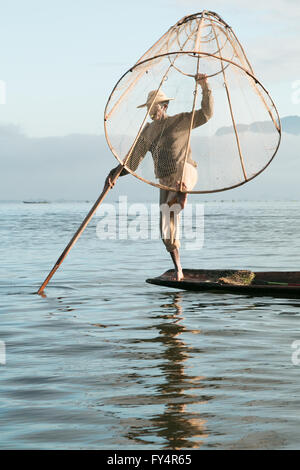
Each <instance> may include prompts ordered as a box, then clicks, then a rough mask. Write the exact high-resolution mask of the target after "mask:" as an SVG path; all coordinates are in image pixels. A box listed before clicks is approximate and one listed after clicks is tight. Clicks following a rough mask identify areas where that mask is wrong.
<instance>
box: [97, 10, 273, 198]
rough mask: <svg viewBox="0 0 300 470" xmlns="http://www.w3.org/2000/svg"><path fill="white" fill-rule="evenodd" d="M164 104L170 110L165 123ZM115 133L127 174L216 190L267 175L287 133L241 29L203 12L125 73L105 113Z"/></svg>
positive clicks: (111, 136) (164, 184) (114, 145)
mask: <svg viewBox="0 0 300 470" xmlns="http://www.w3.org/2000/svg"><path fill="white" fill-rule="evenodd" d="M195 77H197V78H198V80H196V79H195ZM157 105H159V107H163V106H164V105H167V106H168V107H167V110H166V114H164V115H163V116H162V117H160V118H158V115H157ZM105 133H106V138H107V141H108V144H109V147H110V149H111V151H112V152H113V154H114V155H115V157H116V158H117V159H118V161H119V162H120V163H122V164H125V165H124V168H125V170H124V172H126V171H128V172H130V173H132V174H133V175H134V176H136V177H138V178H140V179H141V180H143V181H145V182H147V183H149V184H152V185H155V186H158V187H160V188H163V189H169V190H173V191H176V190H178V189H180V190H181V191H186V192H195V193H207V192H215V191H223V190H226V189H230V188H233V187H236V186H239V185H241V184H244V183H245V182H247V181H249V180H251V179H252V178H254V177H255V176H257V175H258V174H259V173H260V172H262V171H263V170H264V169H265V168H266V167H267V165H268V164H269V163H270V161H271V160H272V158H273V157H274V155H275V153H276V151H277V149H278V147H279V143H280V136H281V128H280V120H279V116H278V113H277V110H276V107H275V105H274V103H273V101H272V99H271V97H270V95H269V94H268V92H267V91H266V90H265V88H264V87H263V85H262V84H261V83H260V82H259V80H258V79H257V78H256V77H255V75H254V72H253V70H252V68H251V65H250V63H249V61H248V59H247V57H246V55H245V52H244V50H243V48H242V46H241V45H240V43H239V41H238V39H237V38H236V36H235V34H234V33H233V31H232V29H231V28H230V27H229V26H228V25H227V24H226V23H225V22H224V21H223V20H222V19H221V18H220V17H219V16H218V15H217V14H216V13H213V12H207V11H203V12H201V13H198V14H195V15H191V16H188V17H185V18H183V19H182V20H180V21H179V22H178V23H177V24H176V25H174V26H173V27H172V28H170V29H169V31H167V33H166V34H165V35H164V36H162V38H160V39H159V41H157V43H156V44H154V45H153V46H152V48H151V49H149V50H148V51H147V52H146V54H145V55H144V56H143V57H141V59H139V60H138V62H137V63H136V64H135V65H134V66H133V67H132V68H131V69H130V70H129V71H128V72H127V73H126V74H125V75H123V77H122V78H121V79H120V80H119V82H118V83H117V84H116V86H115V88H114V89H113V92H112V93H111V96H110V98H109V100H108V103H107V106H106V109H105ZM124 172H123V173H124Z"/></svg>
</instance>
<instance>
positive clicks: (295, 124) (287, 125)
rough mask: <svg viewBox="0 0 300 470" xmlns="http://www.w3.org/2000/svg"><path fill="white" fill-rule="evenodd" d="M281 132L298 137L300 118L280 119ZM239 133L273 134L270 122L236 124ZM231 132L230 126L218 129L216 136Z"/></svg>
mask: <svg viewBox="0 0 300 470" xmlns="http://www.w3.org/2000/svg"><path fill="white" fill-rule="evenodd" d="M280 120H281V126H282V130H283V132H286V133H287V134H293V135H300V116H285V117H283V118H281V119H280ZM236 127H237V130H238V131H239V132H246V131H248V132H264V133H270V132H273V130H274V126H273V124H272V123H271V122H270V121H255V122H253V123H252V124H237V126H236ZM232 132H233V127H232V126H224V127H220V128H219V129H218V130H217V132H216V135H217V136H220V135H225V134H230V133H232Z"/></svg>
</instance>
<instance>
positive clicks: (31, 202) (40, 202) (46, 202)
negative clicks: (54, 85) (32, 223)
mask: <svg viewBox="0 0 300 470" xmlns="http://www.w3.org/2000/svg"><path fill="white" fill-rule="evenodd" d="M23 203H24V204H50V201H23Z"/></svg>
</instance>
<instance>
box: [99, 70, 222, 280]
mask: <svg viewBox="0 0 300 470" xmlns="http://www.w3.org/2000/svg"><path fill="white" fill-rule="evenodd" d="M195 80H196V82H197V83H198V84H199V85H200V86H201V88H202V102H201V108H200V109H198V110H195V113H194V119H193V126H192V127H193V129H194V128H196V127H199V126H202V125H203V124H205V123H206V122H207V121H208V120H209V119H210V118H211V117H212V115H213V97H212V92H211V89H210V87H209V84H208V82H207V77H206V75H205V74H197V75H196V76H195ZM172 99H173V98H168V97H167V96H166V95H165V93H164V92H163V91H161V90H153V91H150V93H149V94H148V97H147V101H146V103H144V104H141V105H139V106H138V108H143V107H147V109H148V112H149V115H150V118H151V119H152V122H151V123H147V124H146V125H145V127H144V128H143V130H142V132H141V134H140V136H139V138H138V140H137V142H136V144H135V146H134V148H133V149H132V152H131V154H130V156H129V158H128V159H127V161H126V167H127V168H129V169H130V170H132V171H135V170H136V169H137V167H138V165H139V164H140V163H141V161H142V160H143V158H144V157H145V155H146V153H147V152H148V151H150V152H151V154H152V158H153V161H154V172H155V176H156V178H158V180H159V183H160V184H161V185H162V186H166V187H168V188H174V189H175V191H174V190H173V191H171V190H169V189H162V188H160V232H161V237H162V240H163V242H164V244H165V247H166V249H167V251H168V252H169V253H170V255H171V258H172V261H173V264H174V267H175V277H174V279H175V280H177V281H181V280H182V279H183V272H182V267H181V262H180V254H179V248H180V241H179V235H178V233H179V231H178V227H179V213H180V211H181V210H182V209H183V208H184V206H185V204H186V201H187V193H186V192H185V191H191V190H192V189H193V188H194V186H195V185H196V183H197V177H198V175H197V163H196V162H195V161H194V160H192V158H191V149H190V146H189V133H190V126H191V119H192V113H191V112H186V113H179V114H176V115H174V116H168V115H167V109H168V105H169V102H170V101H171V100H172ZM126 158H127V157H125V160H126ZM122 166H123V165H121V164H120V165H118V166H117V167H115V168H113V169H112V170H111V171H110V173H109V174H108V176H107V178H106V181H105V187H106V186H107V185H109V186H113V183H112V180H113V179H114V176H115V174H116V172H117V171H120V169H121V167H122ZM128 173H129V172H128V171H127V170H126V169H125V168H123V170H122V172H121V173H120V176H124V175H127V174H128ZM167 208H170V209H169V210H167Z"/></svg>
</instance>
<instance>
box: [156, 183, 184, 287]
mask: <svg viewBox="0 0 300 470" xmlns="http://www.w3.org/2000/svg"><path fill="white" fill-rule="evenodd" d="M173 197H174V192H171V191H167V190H165V189H161V190H160V231H161V237H162V240H163V242H164V244H165V247H166V249H167V251H168V252H169V253H170V255H171V258H172V261H173V263H174V267H175V275H174V279H175V280H177V281H181V279H183V273H182V268H181V263H180V255H179V248H180V241H179V213H180V211H181V209H182V208H181V206H180V205H179V204H174V205H173V206H171V207H169V205H168V203H169V201H170V200H172V198H173Z"/></svg>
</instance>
